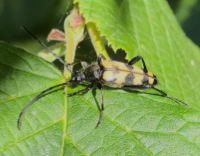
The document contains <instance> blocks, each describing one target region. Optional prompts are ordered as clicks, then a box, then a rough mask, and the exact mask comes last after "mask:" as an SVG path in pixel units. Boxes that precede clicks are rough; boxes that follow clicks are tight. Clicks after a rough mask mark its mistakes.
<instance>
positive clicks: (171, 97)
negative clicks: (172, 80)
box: [151, 86, 188, 106]
mask: <svg viewBox="0 0 200 156" xmlns="http://www.w3.org/2000/svg"><path fill="white" fill-rule="evenodd" d="M151 88H152V89H154V90H156V91H157V92H159V93H161V94H162V95H163V96H164V97H167V98H170V99H173V100H176V101H178V102H181V103H182V104H184V105H186V106H188V104H187V103H185V102H183V101H181V100H179V99H177V98H175V97H173V96H170V95H167V94H166V93H165V92H163V91H162V90H160V89H157V88H155V87H154V86H151Z"/></svg>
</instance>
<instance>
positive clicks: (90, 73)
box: [83, 64, 100, 82]
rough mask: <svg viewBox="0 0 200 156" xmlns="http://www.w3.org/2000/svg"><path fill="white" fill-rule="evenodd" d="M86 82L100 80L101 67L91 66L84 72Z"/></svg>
mask: <svg viewBox="0 0 200 156" xmlns="http://www.w3.org/2000/svg"><path fill="white" fill-rule="evenodd" d="M83 72H84V75H85V81H88V82H92V81H97V80H99V78H100V67H99V65H96V64H95V65H90V66H88V67H87V68H86V69H85V70H84V71H83Z"/></svg>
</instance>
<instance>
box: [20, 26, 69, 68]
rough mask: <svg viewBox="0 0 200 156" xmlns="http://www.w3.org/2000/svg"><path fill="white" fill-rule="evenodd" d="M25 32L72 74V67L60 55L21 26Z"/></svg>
mask: <svg viewBox="0 0 200 156" xmlns="http://www.w3.org/2000/svg"><path fill="white" fill-rule="evenodd" d="M21 28H22V29H23V30H25V31H26V32H27V33H28V34H29V35H30V36H31V37H32V38H34V39H35V40H36V41H37V42H38V43H39V44H40V45H41V46H43V47H44V48H45V49H46V50H47V51H48V52H50V53H51V54H52V55H54V56H55V58H57V59H58V60H59V61H60V62H61V63H62V64H64V65H65V66H66V68H67V69H68V70H69V72H72V70H71V68H70V65H69V64H67V63H66V62H65V61H63V60H62V59H61V58H60V57H59V56H58V55H56V54H55V53H54V52H52V51H51V50H50V49H49V48H48V47H47V46H46V45H45V44H44V43H43V42H41V41H40V40H39V39H38V38H37V37H35V36H34V35H33V34H32V33H31V32H30V31H29V30H28V29H27V28H26V27H25V26H21Z"/></svg>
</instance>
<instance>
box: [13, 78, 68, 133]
mask: <svg viewBox="0 0 200 156" xmlns="http://www.w3.org/2000/svg"><path fill="white" fill-rule="evenodd" d="M70 83H71V81H68V82H65V83H61V84H59V85H56V86H53V87H50V88H48V89H46V90H44V91H42V92H41V93H40V94H38V95H37V96H36V97H34V98H33V99H32V100H31V101H30V102H29V103H28V105H26V107H25V108H24V109H23V110H22V112H21V113H20V115H19V118H18V125H17V127H18V129H19V130H20V129H21V125H22V120H23V118H24V115H25V113H26V111H27V109H28V108H29V107H30V106H31V105H32V104H33V103H34V102H35V101H36V100H37V99H39V98H40V97H41V96H42V95H44V93H46V92H48V91H50V90H52V89H54V88H57V87H60V86H64V85H68V84H70Z"/></svg>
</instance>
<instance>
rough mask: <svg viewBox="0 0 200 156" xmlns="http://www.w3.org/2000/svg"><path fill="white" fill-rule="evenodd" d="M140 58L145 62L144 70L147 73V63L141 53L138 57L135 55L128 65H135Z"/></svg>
mask: <svg viewBox="0 0 200 156" xmlns="http://www.w3.org/2000/svg"><path fill="white" fill-rule="evenodd" d="M139 60H142V64H143V67H144V72H145V73H147V67H146V64H145V62H144V59H143V57H142V56H140V55H139V56H136V57H134V58H133V59H132V60H130V61H129V62H128V65H134V64H135V63H137V62H138V61H139Z"/></svg>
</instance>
